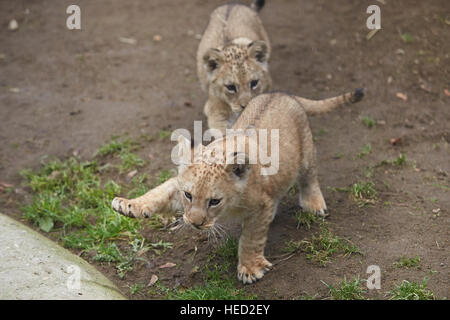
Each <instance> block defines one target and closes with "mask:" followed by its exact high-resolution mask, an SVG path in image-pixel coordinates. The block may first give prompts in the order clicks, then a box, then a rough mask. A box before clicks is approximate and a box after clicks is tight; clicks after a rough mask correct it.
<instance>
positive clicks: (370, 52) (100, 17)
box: [0, 0, 450, 299]
mask: <svg viewBox="0 0 450 320" xmlns="http://www.w3.org/2000/svg"><path fill="white" fill-rule="evenodd" d="M72 2H73V1H65V0H64V1H39V2H38V1H31V2H30V1H0V119H1V126H0V181H1V182H3V183H9V184H12V185H14V186H15V187H16V188H17V192H18V193H24V192H25V191H23V190H22V189H21V188H20V183H21V178H20V176H19V174H18V172H19V171H20V170H21V169H23V168H34V169H36V168H38V167H39V166H40V163H41V160H42V159H43V157H45V156H46V155H50V156H56V157H59V158H65V157H68V156H70V155H71V154H73V153H74V152H75V153H78V154H79V155H80V156H81V157H82V158H86V159H89V158H91V157H92V154H93V152H94V151H95V150H96V149H97V148H98V147H99V146H100V145H102V144H103V143H105V142H107V141H108V140H109V139H110V138H111V136H113V135H123V134H125V133H127V134H128V135H130V136H138V135H139V134H142V133H146V134H157V133H158V132H160V131H161V130H167V131H171V130H173V129H176V128H187V129H192V128H193V121H194V120H205V117H204V116H203V104H204V102H205V100H206V95H205V94H204V93H203V92H202V91H201V90H200V86H199V83H198V81H197V78H196V71H195V54H196V49H197V46H198V42H199V40H198V39H197V38H198V36H197V35H199V34H201V33H202V32H203V29H204V28H205V27H206V24H207V20H208V17H209V13H210V12H211V11H212V10H213V9H214V8H215V7H217V6H218V5H220V4H223V3H224V2H223V1H206V0H195V1H175V0H152V1H146V0H133V1H106V0H97V1H87V0H84V1H83V0H79V1H77V4H78V5H79V6H80V7H81V19H82V30H81V31H70V30H68V29H67V28H66V26H65V21H66V18H67V14H66V13H65V11H66V8H67V6H68V5H70V4H72ZM380 2H381V1H380ZM380 2H377V1H358V0H338V1H325V0H322V1H320V0H318V1H312V0H298V1H294V0H278V1H270V0H269V1H267V4H266V6H265V7H264V9H263V11H262V12H261V18H262V21H263V23H264V25H265V28H266V30H267V32H268V34H269V37H270V39H271V42H272V46H273V54H272V57H271V62H270V69H271V72H272V76H273V81H274V89H277V90H282V91H287V92H291V93H295V94H297V95H300V96H304V97H308V98H314V99H319V98H325V97H330V96H334V95H337V94H339V93H342V92H344V91H347V90H349V89H352V88H356V87H364V88H365V89H366V96H365V98H364V100H363V101H362V102H360V103H359V104H357V105H354V106H352V107H348V108H343V109H340V110H338V111H335V112H333V113H330V114H327V115H324V116H320V117H314V118H311V119H310V123H311V127H312V130H313V134H314V135H315V140H316V147H317V152H318V163H319V179H320V182H321V185H322V190H323V193H324V196H325V199H326V201H327V204H328V207H329V210H330V213H331V216H330V217H329V218H328V219H327V220H328V223H329V224H330V226H331V228H332V229H333V231H334V232H335V233H336V234H338V235H339V236H342V237H346V238H348V239H350V240H351V241H352V242H353V243H355V244H356V245H357V246H358V247H359V248H360V249H361V250H362V251H363V252H364V255H363V256H360V255H356V256H353V257H350V258H344V257H336V258H335V259H334V261H333V262H332V263H331V264H329V265H328V266H326V267H320V266H319V265H318V264H317V263H313V262H311V261H310V260H307V259H306V257H305V254H303V253H300V254H296V255H294V256H293V257H292V258H290V259H289V260H286V261H281V262H279V263H278V264H277V265H276V266H275V268H274V270H273V271H271V272H269V273H268V274H267V275H266V276H265V277H264V278H263V280H262V281H259V282H257V283H256V284H254V285H251V286H248V287H247V291H248V292H251V293H255V294H257V295H258V297H260V298H263V299H264V298H272V299H291V298H296V297H299V296H301V295H304V294H305V293H307V294H311V295H313V294H316V293H317V294H318V296H319V297H325V296H327V292H328V289H327V287H326V286H325V285H324V284H323V283H322V282H321V281H324V282H326V283H329V284H330V283H331V284H334V283H337V282H339V281H340V280H342V279H343V278H344V277H346V278H347V279H352V278H353V277H357V276H360V278H363V279H366V278H367V277H368V274H366V269H367V267H368V266H369V265H378V266H379V267H380V269H381V273H382V279H381V281H382V282H381V286H382V288H381V289H380V290H371V291H370V292H369V293H368V297H372V298H380V299H383V298H385V297H386V292H388V291H389V290H391V289H392V288H393V287H394V286H395V285H396V284H399V283H400V282H401V281H402V280H404V279H406V280H409V281H419V282H421V281H422V280H423V278H424V277H427V278H428V279H429V280H428V287H429V289H430V290H432V291H433V292H434V293H435V295H436V296H437V297H440V298H442V297H449V296H450V295H449V293H450V290H449V288H450V283H449V279H450V277H449V264H450V260H449V256H450V255H449V225H450V224H449V222H450V220H449V208H450V196H449V187H450V183H449V174H450V161H449V148H448V143H449V140H450V132H449V125H448V123H449V122H450V93H449V90H450V77H449V76H450V72H449V65H450V59H449V53H450V41H449V33H450V25H449V21H450V20H449V19H450V5H449V3H448V1H447V0H432V1H426V2H425V1H418V0H417V1H415V0H411V1H406V0H403V1H399V0H398V1H393V0H386V1H384V2H385V4H381V3H380ZM375 3H376V4H378V5H379V6H380V7H381V18H382V19H381V26H382V30H380V31H379V32H377V33H376V34H375V36H373V37H372V38H371V39H370V40H367V39H366V35H367V34H368V33H369V30H368V29H367V27H366V19H367V17H368V15H367V14H366V8H367V6H368V5H370V4H375ZM13 18H14V19H16V20H17V21H18V24H19V28H18V30H16V31H10V30H8V22H9V21H10V20H11V19H13ZM404 34H411V35H412V41H410V40H411V39H409V38H408V37H406V38H405V37H404V39H402V37H401V35H404ZM155 35H160V36H161V40H160V41H155V40H154V36H155ZM119 37H124V38H133V39H135V40H136V43H135V44H128V43H123V42H121V41H119ZM446 90H447V91H446ZM399 93H400V95H398V94H399ZM363 116H369V117H371V118H373V119H375V120H376V125H375V126H374V127H373V128H371V129H369V128H367V127H366V126H365V125H364V124H363V122H362V121H361V117H363ZM205 126H206V123H205ZM397 138H401V140H397V141H396V143H395V145H394V144H392V143H391V142H390V139H397ZM367 144H370V145H371V147H372V151H371V153H370V154H368V155H366V156H364V157H361V158H360V157H358V154H359V153H360V152H361V149H362V147H363V146H364V145H367ZM172 147H173V145H172V144H171V143H167V142H163V141H153V142H151V143H149V144H148V145H147V146H145V148H143V149H142V150H141V151H140V153H141V155H142V156H143V157H147V156H148V154H152V155H153V159H152V160H151V161H150V163H149V164H148V165H147V166H146V167H145V170H146V171H147V172H149V174H150V175H152V174H153V175H154V174H156V173H157V172H158V171H160V170H161V169H171V168H173V167H174V166H173V165H172V163H171V161H170V151H171V149H172ZM400 153H404V154H405V156H406V161H407V164H406V165H404V166H401V167H398V166H392V165H386V166H378V167H376V168H375V169H373V172H372V176H371V178H370V180H371V181H373V182H374V184H375V189H376V190H377V192H378V200H377V202H376V203H375V205H373V206H369V207H363V208H360V207H358V205H357V204H356V203H355V202H354V201H352V200H351V199H350V198H349V196H348V194H347V193H342V192H336V191H333V189H332V188H342V187H350V186H352V185H353V184H354V183H356V182H358V181H365V180H367V178H366V176H365V174H367V170H366V168H368V167H370V166H375V165H377V164H379V163H381V162H382V161H383V160H393V159H396V158H397V157H398V156H399V154H400ZM5 197H6V196H5V195H2V196H1V197H0V199H2V201H1V202H0V211H2V212H4V213H6V214H10V215H12V216H13V217H15V218H18V219H20V217H21V212H20V209H19V207H20V204H21V203H15V202H12V203H11V201H7V199H5ZM23 198H24V199H26V198H27V195H26V194H23ZM293 206H295V201H294V200H292V199H287V200H286V201H285V202H284V203H283V205H282V206H281V208H280V210H279V212H278V214H277V216H276V218H275V220H274V222H273V224H272V227H271V230H270V234H269V239H268V244H267V248H266V254H267V255H268V256H269V257H271V256H272V257H274V256H278V255H280V254H281V253H282V248H283V247H284V244H285V242H286V241H288V240H290V239H293V240H301V239H304V238H308V237H310V236H311V234H313V233H314V232H315V231H317V228H316V227H313V228H312V229H311V230H306V229H303V228H300V229H297V227H296V222H295V218H294V217H293V215H292V214H290V213H289V212H290V211H292V210H291V208H292V207H293ZM156 236H157V235H154V234H146V237H149V238H154V237H156ZM173 237H174V238H172V240H171V241H172V242H173V243H174V248H173V249H172V250H170V251H169V252H168V253H167V256H166V257H165V258H164V259H166V260H167V259H170V260H171V261H173V262H176V263H177V264H178V265H180V266H182V267H181V268H179V269H177V270H176V271H171V270H168V271H161V273H160V279H161V280H162V281H165V283H169V284H170V283H171V282H172V283H182V284H185V285H192V284H196V283H198V282H200V281H201V280H200V279H201V277H200V276H198V275H196V276H191V275H190V270H191V269H192V267H193V265H195V264H196V263H198V262H199V261H201V259H204V258H205V256H206V253H207V251H208V250H209V249H208V248H209V247H208V245H207V244H204V243H200V244H198V251H199V255H198V257H197V258H196V259H199V260H197V261H191V260H190V259H188V258H187V256H188V254H187V253H186V252H189V250H190V248H191V247H192V244H193V243H194V242H195V241H196V240H195V239H197V235H196V234H195V232H194V231H193V230H192V231H189V232H188V231H186V232H183V233H180V234H176V235H174V236H173ZM154 240H155V239H154ZM402 256H408V257H414V256H420V260H421V268H419V269H401V268H400V269H399V268H395V267H393V263H394V262H395V261H397V260H398V259H399V258H400V257H402ZM274 260H276V259H274ZM155 263H157V261H156V262H155ZM97 267H98V268H99V269H100V270H101V271H103V272H105V273H106V274H107V275H108V276H109V277H110V279H111V280H112V281H114V282H115V283H116V284H117V285H118V286H119V287H120V288H121V289H122V290H123V291H124V293H125V294H129V289H128V287H127V286H128V285H129V284H133V283H136V282H139V281H141V282H145V281H148V280H149V278H150V276H151V275H152V274H153V273H154V270H151V269H149V268H145V267H142V268H138V269H136V270H134V271H133V272H132V273H130V274H128V275H127V277H126V278H125V279H120V278H119V277H118V276H117V275H116V274H115V272H114V270H111V268H109V269H108V267H107V266H104V265H97ZM146 279H147V280H146ZM237 287H242V285H240V284H237ZM141 298H142V297H141Z"/></svg>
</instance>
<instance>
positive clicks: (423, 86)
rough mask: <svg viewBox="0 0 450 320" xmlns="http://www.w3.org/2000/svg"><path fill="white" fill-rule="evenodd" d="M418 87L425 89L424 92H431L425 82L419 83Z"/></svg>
mask: <svg viewBox="0 0 450 320" xmlns="http://www.w3.org/2000/svg"><path fill="white" fill-rule="evenodd" d="M420 89H422V90H424V91H426V92H430V93H431V92H432V91H431V88H430V87H429V86H428V85H427V84H425V83H422V84H421V85H420Z"/></svg>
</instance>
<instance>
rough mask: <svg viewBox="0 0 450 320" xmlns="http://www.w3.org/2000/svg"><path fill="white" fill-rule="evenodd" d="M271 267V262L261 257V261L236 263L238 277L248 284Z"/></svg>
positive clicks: (259, 277) (260, 276) (262, 275)
mask: <svg viewBox="0 0 450 320" xmlns="http://www.w3.org/2000/svg"><path fill="white" fill-rule="evenodd" d="M270 269H272V264H271V263H270V262H269V261H267V260H266V259H263V260H262V261H261V262H254V263H242V264H239V265H238V274H237V276H238V279H239V281H242V282H243V283H244V284H247V283H248V284H250V283H253V282H256V281H257V280H259V279H261V278H262V277H264V274H265V273H266V272H267V271H269V270H270Z"/></svg>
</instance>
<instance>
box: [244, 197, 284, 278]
mask: <svg viewBox="0 0 450 320" xmlns="http://www.w3.org/2000/svg"><path fill="white" fill-rule="evenodd" d="M275 210H276V205H273V206H271V207H270V208H267V209H265V211H264V212H263V213H262V216H260V215H258V214H257V215H254V216H252V217H251V218H249V219H247V220H246V221H244V223H243V224H242V233H241V237H240V239H239V252H238V254H239V264H238V268H237V271H238V279H239V280H240V281H242V282H243V283H244V284H246V283H252V282H255V281H256V280H258V279H261V278H262V277H263V276H264V274H265V273H266V272H267V271H269V270H270V269H271V268H272V264H271V263H270V262H269V261H267V259H266V258H265V257H264V247H265V246H266V240H267V232H268V231H269V226H270V223H271V222H272V218H273V215H274V212H275Z"/></svg>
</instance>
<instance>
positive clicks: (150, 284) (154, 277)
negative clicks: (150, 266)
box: [147, 274, 158, 287]
mask: <svg viewBox="0 0 450 320" xmlns="http://www.w3.org/2000/svg"><path fill="white" fill-rule="evenodd" d="M156 281H158V276H157V275H156V274H154V275H152V277H151V279H150V282H149V283H148V285H147V287H151V286H152V285H154V284H155V283H156Z"/></svg>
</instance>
